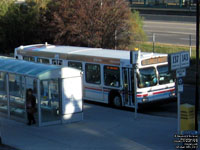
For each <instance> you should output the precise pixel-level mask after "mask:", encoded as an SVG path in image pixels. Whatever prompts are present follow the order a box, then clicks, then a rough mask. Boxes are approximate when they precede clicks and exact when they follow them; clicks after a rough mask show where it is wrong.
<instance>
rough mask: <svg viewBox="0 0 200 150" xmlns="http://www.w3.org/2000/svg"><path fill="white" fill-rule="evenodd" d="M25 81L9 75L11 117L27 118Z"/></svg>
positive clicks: (19, 77)
mask: <svg viewBox="0 0 200 150" xmlns="http://www.w3.org/2000/svg"><path fill="white" fill-rule="evenodd" d="M24 81H25V79H24V77H22V76H19V75H15V74H9V96H10V115H11V116H15V117H20V118H25V88H24V87H25V86H24V83H25V82H24Z"/></svg>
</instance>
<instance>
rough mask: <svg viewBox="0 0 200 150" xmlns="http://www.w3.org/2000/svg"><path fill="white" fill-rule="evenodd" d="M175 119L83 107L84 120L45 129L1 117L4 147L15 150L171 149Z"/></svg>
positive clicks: (174, 132)
mask: <svg viewBox="0 0 200 150" xmlns="http://www.w3.org/2000/svg"><path fill="white" fill-rule="evenodd" d="M176 133H177V120H176V118H165V117H158V116H150V115H145V114H141V113H139V114H138V117H137V119H135V118H134V111H124V110H119V109H113V108H110V107H106V106H100V105H93V104H87V103H86V104H85V105H84V121H82V122H77V123H72V124H66V125H53V126H46V127H37V126H27V125H25V124H24V123H20V122H16V121H14V120H8V119H5V118H1V135H2V140H3V142H4V143H5V144H8V145H10V146H13V147H16V148H18V149H19V150H111V149H114V150H161V149H164V150H173V149H175V146H176V145H177V144H176V143H174V140H175V139H174V135H175V134H176Z"/></svg>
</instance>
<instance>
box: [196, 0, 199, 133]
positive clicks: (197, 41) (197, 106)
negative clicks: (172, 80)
mask: <svg viewBox="0 0 200 150" xmlns="http://www.w3.org/2000/svg"><path fill="white" fill-rule="evenodd" d="M195 95H196V99H195V130H196V131H198V109H199V0H196V91H195Z"/></svg>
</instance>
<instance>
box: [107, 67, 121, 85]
mask: <svg viewBox="0 0 200 150" xmlns="http://www.w3.org/2000/svg"><path fill="white" fill-rule="evenodd" d="M104 84H105V85H106V86H113V87H119V86H120V69H119V67H114V66H104Z"/></svg>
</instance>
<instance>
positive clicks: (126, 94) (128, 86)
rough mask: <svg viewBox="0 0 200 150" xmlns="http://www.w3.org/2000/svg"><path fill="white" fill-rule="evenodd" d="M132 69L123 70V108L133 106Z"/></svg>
mask: <svg viewBox="0 0 200 150" xmlns="http://www.w3.org/2000/svg"><path fill="white" fill-rule="evenodd" d="M132 72H133V71H132V69H131V68H123V75H122V78H123V101H124V105H125V106H132V105H133V87H132V79H133V77H132Z"/></svg>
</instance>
